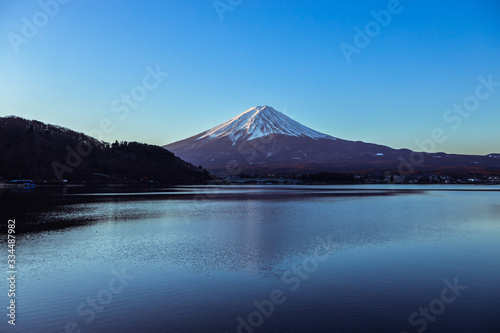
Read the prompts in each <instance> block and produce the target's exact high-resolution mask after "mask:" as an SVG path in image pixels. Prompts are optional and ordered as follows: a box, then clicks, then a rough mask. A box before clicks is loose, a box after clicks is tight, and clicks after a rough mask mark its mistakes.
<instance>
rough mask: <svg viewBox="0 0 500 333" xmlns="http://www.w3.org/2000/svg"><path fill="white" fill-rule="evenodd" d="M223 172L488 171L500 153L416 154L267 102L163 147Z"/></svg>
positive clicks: (498, 163) (496, 164)
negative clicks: (340, 134) (328, 128)
mask: <svg viewBox="0 0 500 333" xmlns="http://www.w3.org/2000/svg"><path fill="white" fill-rule="evenodd" d="M163 147H164V148H166V149H168V150H170V151H172V152H173V153H174V154H176V155H177V156H179V157H180V158H182V159H184V160H185V161H187V162H190V163H192V164H194V165H201V166H203V167H204V168H206V169H207V170H210V171H212V172H215V173H216V174H219V175H238V174H266V173H267V174H269V173H272V174H301V173H302V174H303V173H314V172H326V171H329V172H355V173H374V172H385V171H390V172H400V173H401V172H437V173H450V172H455V173H456V172H459V173H464V172H465V173H473V172H478V173H485V172H491V171H493V170H495V171H496V172H498V171H499V170H500V155H499V154H490V155H486V156H473V155H452V154H446V153H416V152H413V151H411V150H409V149H393V148H390V147H387V146H382V145H377V144H372V143H365V142H361V141H348V140H342V139H340V138H336V137H333V136H331V135H328V134H324V133H320V132H318V131H315V130H313V129H311V128H309V127H306V126H304V125H302V124H300V123H298V122H296V121H295V120H293V119H291V118H289V117H288V116H286V115H284V114H283V113H281V112H279V111H277V110H276V109H274V108H272V107H270V106H267V105H264V106H256V107H252V108H250V109H248V110H247V111H245V112H243V113H241V114H240V115H239V116H236V117H234V118H232V119H230V120H228V121H226V122H224V123H222V124H220V125H218V126H215V127H213V128H211V129H209V130H207V131H205V132H202V133H199V134H197V135H194V136H192V137H189V138H187V139H184V140H181V141H177V142H174V143H171V144H168V145H165V146H163Z"/></svg>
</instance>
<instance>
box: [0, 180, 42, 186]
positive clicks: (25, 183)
mask: <svg viewBox="0 0 500 333" xmlns="http://www.w3.org/2000/svg"><path fill="white" fill-rule="evenodd" d="M2 185H3V187H24V188H32V187H35V186H36V185H35V183H34V182H33V181H32V180H30V179H14V180H10V181H5V182H4V183H3V184H2Z"/></svg>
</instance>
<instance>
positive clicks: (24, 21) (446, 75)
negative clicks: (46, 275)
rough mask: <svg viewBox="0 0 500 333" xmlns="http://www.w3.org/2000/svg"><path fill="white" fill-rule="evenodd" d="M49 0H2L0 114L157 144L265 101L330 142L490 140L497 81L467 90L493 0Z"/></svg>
mask: <svg viewBox="0 0 500 333" xmlns="http://www.w3.org/2000/svg"><path fill="white" fill-rule="evenodd" d="M55 1H56V0H41V1H14V0H12V1H11V0H4V1H2V2H1V3H0V36H2V39H1V44H0V74H1V80H0V116H5V115H12V114H13V115H17V116H21V117H24V118H29V119H37V120H40V121H43V122H48V123H53V124H57V125H61V126H65V127H69V128H71V129H74V130H77V131H81V132H84V133H91V134H94V136H100V138H102V139H104V140H105V141H114V140H119V141H122V140H126V141H140V142H147V143H151V144H159V145H162V144H167V143H170V142H173V141H176V140H180V139H183V138H186V137H188V136H191V135H194V134H197V133H199V132H202V131H204V130H206V129H208V128H210V127H212V126H215V125H217V124H219V123H222V122H224V121H226V120H228V119H230V118H232V117H234V116H236V115H238V114H239V113H241V112H243V111H245V110H247V109H248V108H250V107H252V106H256V105H265V104H267V105H271V106H273V107H274V108H276V109H277V110H279V111H282V112H284V113H286V114H287V115H289V116H291V117H292V118H293V119H295V120H297V121H299V122H301V123H303V124H304V125H306V126H309V127H311V128H313V129H315V130H318V131H321V132H324V133H327V134H330V135H333V136H336V137H340V138H343V139H348V140H362V141H367V142H373V143H379V144H384V145H388V146H391V147H395V148H403V147H405V148H410V149H415V150H421V149H419V147H418V146H417V145H416V143H415V140H419V141H422V140H426V139H428V140H432V132H433V130H435V129H442V130H443V132H444V133H445V135H446V140H441V141H442V142H439V143H437V142H435V143H436V147H435V150H436V151H446V152H450V153H467V154H487V153H490V152H500V131H499V126H500V86H496V85H495V84H493V86H491V85H490V87H489V89H491V91H490V90H488V87H484V86H483V87H480V88H477V87H478V85H481V81H480V80H479V79H478V78H479V77H482V78H483V79H485V80H488V76H490V75H491V79H490V81H493V82H500V20H498V17H499V14H500V3H499V2H498V1H496V0H484V1H472V0H471V1H439V2H438V1H430V0H429V1H427V0H418V1H416V0H414V1H410V0H401V1H400V2H399V5H397V1H396V2H395V1H394V0H391V1H386V0H384V1H378V0H373V1H347V0H345V1H247V0H243V1H238V0H220V1H219V2H216V3H215V4H218V5H219V8H223V9H222V10H224V8H225V11H223V12H221V9H219V12H218V11H217V9H216V8H215V6H214V2H213V1H212V0H197V1H195V0H182V1H181V0H179V1H125V0H124V1H118V0H117V1H97V0H85V1H84V0H71V1H66V0H65V1H62V0H60V1H61V2H67V3H65V4H58V5H57V6H55V5H54V4H55V3H56V2H55ZM231 4H232V5H231ZM44 7H45V11H44V9H43V8H44ZM388 8H390V9H392V10H393V13H392V14H390V22H388V24H385V22H384V25H385V26H382V25H381V24H380V23H377V24H378V28H377V24H375V25H374V24H373V22H374V20H375V19H374V17H373V15H372V14H371V13H372V12H373V11H374V12H375V13H381V12H380V11H382V10H384V11H388ZM46 12H50V13H49V14H52V15H49V14H46ZM382 13H383V12H382ZM389 13H390V12H389ZM219 14H220V15H219ZM221 17H222V18H223V20H221ZM385 18H386V19H387V17H385ZM370 22H371V23H370ZM29 25H33V27H34V28H35V29H36V31H35V32H34V31H33V30H30V29H29ZM367 26H368V28H370V27H371V28H372V30H368V32H369V34H370V35H371V37H370V36H368V38H369V44H368V45H366V46H365V45H362V44H358V46H360V45H361V46H363V47H358V48H357V50H358V53H353V54H351V55H350V57H346V56H345V54H344V53H343V51H342V49H341V47H340V46H341V43H345V44H343V45H346V44H349V45H352V46H353V47H356V43H355V40H354V39H355V36H356V31H357V30H355V29H356V28H359V30H361V31H364V32H365V33H366V28H367ZM347 58H350V62H348V61H347ZM157 69H159V71H160V72H161V73H168V76H164V75H163V74H161V75H162V76H161V77H160V79H159V80H158V81H155V80H154V79H153V78H152V77H147V75H150V74H149V72H151V71H155V70H157ZM144 80H146V85H147V86H148V89H147V90H146V89H145V88H144ZM477 89H479V91H480V92H481V93H482V95H481V96H483V97H482V98H481V99H480V100H478V99H477V98H476V100H475V101H476V102H477V101H479V102H478V104H477V105H473V106H474V111H473V112H472V111H471V112H465V113H462V114H459V113H456V112H454V113H447V110H448V109H450V108H452V107H453V105H454V104H462V103H464V101H466V100H467V101H469V102H471V101H472V102H474V98H475V97H474V96H475V94H476V91H477ZM485 89H486V90H485ZM132 92H134V93H135V96H136V97H137V100H132V103H133V104H128V105H127V104H124V103H125V102H123V101H122V100H121V98H122V95H131V93H132ZM486 93H489V94H487V95H488V96H487V97H485V95H486ZM131 105H133V107H132V106H131ZM120 107H121V109H120ZM125 109H127V110H126V111H125ZM450 112H451V111H450ZM453 117H454V118H453ZM457 117H458V118H460V119H457ZM445 118H446V119H448V120H445ZM102 124H104V125H102ZM100 126H101V128H100ZM103 128H104V129H106V130H105V131H103V130H102V129H103ZM96 130H97V131H96Z"/></svg>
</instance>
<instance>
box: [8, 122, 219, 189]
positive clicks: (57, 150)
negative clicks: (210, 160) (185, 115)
mask: <svg viewBox="0 0 500 333" xmlns="http://www.w3.org/2000/svg"><path fill="white" fill-rule="evenodd" d="M1 178H3V179H4V180H12V179H32V180H35V181H44V180H46V181H62V180H63V179H65V180H69V181H76V182H79V181H94V182H133V181H160V182H166V183H178V184H191V183H199V182H203V181H205V180H208V179H210V178H211V176H210V174H209V173H208V172H207V171H205V170H203V169H202V168H200V167H195V166H193V165H191V164H189V163H187V162H185V161H183V160H181V159H180V158H178V157H176V156H175V155H174V154H173V153H171V152H170V151H168V150H166V149H164V148H161V147H159V146H153V145H148V144H142V143H137V142H120V143H119V142H115V143H113V144H110V143H107V142H102V141H98V140H96V139H94V138H92V137H90V136H87V135H85V134H83V133H78V132H75V131H72V130H70V129H67V128H63V127H60V126H55V125H49V124H44V123H42V122H39V121H35V120H27V119H23V118H19V117H14V116H9V117H3V118H0V180H1Z"/></svg>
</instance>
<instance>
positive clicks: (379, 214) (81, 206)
mask: <svg viewBox="0 0 500 333" xmlns="http://www.w3.org/2000/svg"><path fill="white" fill-rule="evenodd" d="M0 197H1V199H2V212H1V216H2V221H1V223H2V224H1V225H2V230H3V232H2V234H3V235H4V236H2V240H1V244H0V245H1V246H2V247H3V248H4V249H5V250H2V251H3V253H4V264H2V265H3V267H4V268H3V271H4V276H7V251H6V249H7V240H6V236H5V235H6V230H7V219H16V231H17V232H18V233H17V234H16V252H15V254H16V268H17V271H18V273H17V275H16V297H15V299H16V322H15V323H16V325H15V326H12V325H9V324H8V323H7V320H8V319H9V318H8V317H7V316H6V314H7V311H8V310H7V309H6V307H7V306H8V304H9V303H8V302H9V298H8V297H7V291H8V289H9V284H8V280H7V279H5V278H4V279H2V282H1V283H0V294H1V297H0V300H1V301H2V304H3V305H2V308H3V309H4V310H2V312H3V313H2V315H1V317H0V318H3V319H2V320H1V322H0V331H1V332H134V333H135V332H242V333H249V332H397V333H399V332H424V331H425V332H500V188H499V187H497V186H487V187H486V186H485V187H479V186H396V187H394V188H391V187H389V186H375V185H373V186H371V185H364V186H260V187H259V186H231V187H218V186H206V187H196V186H184V187H173V188H166V189H155V190H146V189H141V190H137V189H135V190H133V191H132V192H130V191H129V192H126V193H125V192H123V191H121V190H117V189H110V188H96V189H85V190H83V189H77V188H75V189H65V190H63V189H54V190H47V189H35V190H28V191H21V190H5V189H4V190H3V191H2V192H0Z"/></svg>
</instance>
